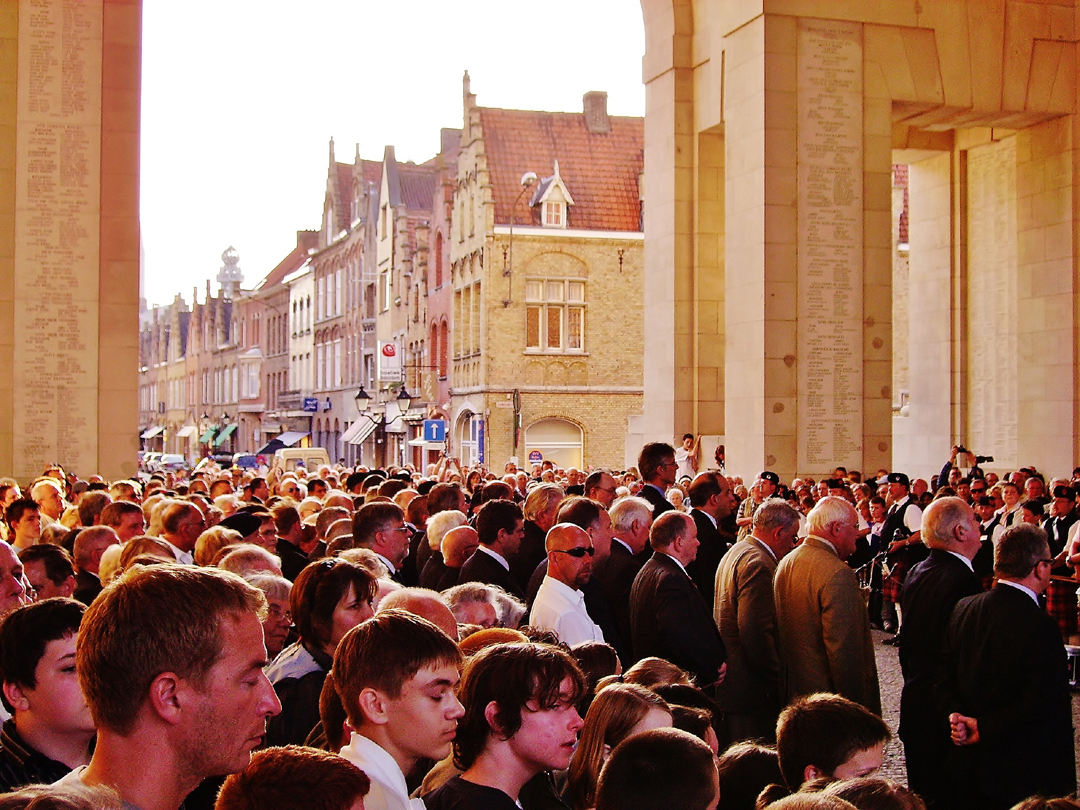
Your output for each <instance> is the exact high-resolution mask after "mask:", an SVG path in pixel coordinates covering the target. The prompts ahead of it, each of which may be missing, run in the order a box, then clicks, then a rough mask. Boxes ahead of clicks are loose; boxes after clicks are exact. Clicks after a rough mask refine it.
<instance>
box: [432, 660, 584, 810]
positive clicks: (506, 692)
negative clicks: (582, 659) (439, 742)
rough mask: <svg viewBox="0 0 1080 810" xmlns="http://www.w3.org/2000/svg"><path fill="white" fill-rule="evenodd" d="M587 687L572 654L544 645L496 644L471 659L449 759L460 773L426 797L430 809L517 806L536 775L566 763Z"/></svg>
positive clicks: (578, 727)
mask: <svg viewBox="0 0 1080 810" xmlns="http://www.w3.org/2000/svg"><path fill="white" fill-rule="evenodd" d="M585 690H586V682H585V676H584V675H582V673H581V670H580V669H579V668H578V666H577V664H576V663H575V662H574V659H573V658H571V657H570V655H568V654H567V653H565V652H563V651H562V650H561V649H559V648H558V647H553V646H550V645H547V644H496V645H494V646H492V647H488V648H487V649H485V650H483V651H481V652H480V653H478V654H477V655H476V656H474V657H473V658H472V659H470V661H469V664H468V667H467V668H466V670H465V675H464V677H463V678H462V681H461V689H460V691H459V696H460V698H461V702H462V703H463V704H464V706H465V716H464V717H463V718H462V720H461V724H460V727H459V729H458V735H457V739H456V740H455V741H454V764H455V765H456V766H457V767H458V768H460V769H462V770H463V771H464V773H462V774H461V775H460V776H456V777H454V778H453V779H451V780H450V781H449V782H447V783H446V784H445V785H443V786H442V787H440V788H439V789H438V790H434V791H432V792H431V793H429V794H428V795H427V796H425V797H424V802H425V804H426V805H427V807H428V810H520V808H521V807H522V806H528V805H527V804H525V803H519V796H520V794H521V792H522V788H523V787H525V785H526V783H528V782H529V781H530V780H532V779H533V778H534V777H536V776H538V775H539V774H541V773H543V772H544V771H550V770H564V769H566V768H567V767H569V765H570V757H571V755H572V754H573V753H574V746H575V744H576V743H577V738H578V732H579V731H580V730H581V727H582V725H583V723H582V721H581V716H580V715H579V714H578V712H577V709H576V708H575V706H576V705H577V702H578V701H579V700H580V699H581V697H582V695H584V693H585Z"/></svg>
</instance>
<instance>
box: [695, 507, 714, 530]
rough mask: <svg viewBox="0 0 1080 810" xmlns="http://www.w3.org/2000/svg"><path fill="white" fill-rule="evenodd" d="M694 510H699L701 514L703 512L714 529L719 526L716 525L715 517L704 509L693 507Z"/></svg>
mask: <svg viewBox="0 0 1080 810" xmlns="http://www.w3.org/2000/svg"><path fill="white" fill-rule="evenodd" d="M694 511H695V512H701V514H703V515H704V516H705V517H707V518H708V519H709V523H711V524H712V525H713V528H714V529H717V528H719V526H717V525H716V518H714V517H713V516H712V515H710V514H709V513H708V512H706V511H705V510H704V509H695V510H694Z"/></svg>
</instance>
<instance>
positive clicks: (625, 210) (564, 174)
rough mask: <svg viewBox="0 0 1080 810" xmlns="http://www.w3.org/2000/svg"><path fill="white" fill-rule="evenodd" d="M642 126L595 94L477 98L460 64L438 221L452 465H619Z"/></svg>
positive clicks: (637, 282) (634, 334)
mask: <svg viewBox="0 0 1080 810" xmlns="http://www.w3.org/2000/svg"><path fill="white" fill-rule="evenodd" d="M643 133H644V130H643V121H642V119H641V118H630V117H615V116H609V115H608V113H607V94H606V93H588V94H586V95H585V98H584V112H582V113H551V112H534V111H525V110H505V109H494V108H485V107H480V106H478V105H477V103H476V97H475V95H473V94H472V93H471V92H470V86H469V77H468V74H466V75H465V79H464V129H463V131H462V136H461V148H460V152H459V155H458V173H457V183H456V188H455V194H454V203H453V214H452V223H451V229H450V242H451V244H450V262H451V265H450V273H451V283H452V286H453V303H452V315H453V317H452V320H451V324H450V340H451V344H452V345H451V347H450V354H451V357H452V363H453V365H452V385H453V387H452V397H451V403H452V404H451V412H452V413H451V419H452V422H451V438H452V443H453V445H454V448H455V450H456V451H457V453H456V454H457V455H460V456H461V458H462V461H463V462H464V463H476V462H483V463H485V464H486V465H487V466H488V467H490V468H493V469H501V468H502V465H503V463H504V462H505V461H506V460H507V459H510V458H517V459H518V463H520V464H525V463H527V462H528V459H529V456H530V454H535V453H539V454H541V455H542V456H543V457H544V458H550V459H552V460H553V461H555V462H556V463H557V464H560V465H563V466H578V467H580V466H582V465H593V466H600V465H610V466H614V467H623V466H624V465H625V464H626V463H627V461H628V458H627V448H626V445H627V444H628V442H627V432H628V419H629V417H630V416H631V415H632V414H635V413H640V411H641V404H642V384H643V383H642V360H641V347H642V345H643V342H644V335H643V332H642V308H643V301H642V286H643V284H642V279H643V276H642V272H643V270H642V268H643V253H642V246H643V234H642V219H641V202H640V200H641V193H640V182H639V178H640V176H641V172H642V169H643V151H642V149H643V137H644V135H643ZM528 173H532V174H531V175H529V174H528ZM534 457H535V456H534Z"/></svg>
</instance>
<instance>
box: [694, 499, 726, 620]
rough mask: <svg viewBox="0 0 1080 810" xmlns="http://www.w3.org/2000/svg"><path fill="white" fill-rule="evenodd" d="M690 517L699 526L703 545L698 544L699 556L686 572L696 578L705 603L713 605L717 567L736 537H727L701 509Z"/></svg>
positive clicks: (698, 531) (698, 529)
mask: <svg viewBox="0 0 1080 810" xmlns="http://www.w3.org/2000/svg"><path fill="white" fill-rule="evenodd" d="M690 517H692V518H693V519H694V525H695V526H697V536H698V542H699V543H700V544H701V545H700V546H698V552H697V557H696V558H695V559H694V561H693V562H692V563H690V564H689V565H688V566H686V573H688V574H689V575H690V578H691V579H692V580H694V584H695V585H697V588H698V591H700V592H701V596H702V598H703V599H704V600H705V604H707V605H711V604H713V601H714V599H713V597H714V596H715V592H716V569H717V567H718V566H719V565H720V560H721V559H722V558H723V556H724V554H726V553H727V550H728V549H729V548H731V547H732V545H734V543H735V538H734V536H732V537H725V536H724V535H723V533H722V532H721V531H720V530H719V529H718V528H717V527H716V526H713V524H712V521H711V520H709V516H708V515H706V514H705V513H704V512H702V511H701V510H700V509H692V510H691V511H690Z"/></svg>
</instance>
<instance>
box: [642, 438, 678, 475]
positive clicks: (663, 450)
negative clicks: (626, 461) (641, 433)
mask: <svg viewBox="0 0 1080 810" xmlns="http://www.w3.org/2000/svg"><path fill="white" fill-rule="evenodd" d="M674 457H675V448H674V447H672V446H671V445H670V444H667V443H666V442H649V443H648V444H647V445H645V446H644V447H642V448H641V452H640V453H638V460H637V466H638V472H640V473H641V479H642V480H643V481H648V480H649V479H650V478H655V477H656V473H657V471H658V470H659V469H660V465H661V464H663V463H664V462H666V461H667V460H668V459H670V458H674Z"/></svg>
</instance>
